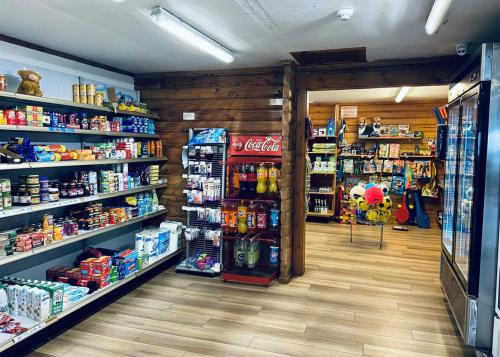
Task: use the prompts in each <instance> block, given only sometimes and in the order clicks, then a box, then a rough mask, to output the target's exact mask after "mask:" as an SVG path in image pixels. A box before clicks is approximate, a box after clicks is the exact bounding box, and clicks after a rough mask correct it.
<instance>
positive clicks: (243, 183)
mask: <svg viewBox="0 0 500 357" xmlns="http://www.w3.org/2000/svg"><path fill="white" fill-rule="evenodd" d="M239 176H240V180H239V181H240V196H243V197H245V196H246V195H247V194H248V185H247V169H246V166H245V165H241V171H240V175H239Z"/></svg>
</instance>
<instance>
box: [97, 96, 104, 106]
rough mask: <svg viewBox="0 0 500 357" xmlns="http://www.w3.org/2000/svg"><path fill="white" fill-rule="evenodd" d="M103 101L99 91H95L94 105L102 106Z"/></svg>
mask: <svg viewBox="0 0 500 357" xmlns="http://www.w3.org/2000/svg"><path fill="white" fill-rule="evenodd" d="M103 101H104V97H103V95H102V94H101V93H97V94H96V95H95V105H97V106H99V107H102V105H103Z"/></svg>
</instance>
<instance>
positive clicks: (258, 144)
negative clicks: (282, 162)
mask: <svg viewBox="0 0 500 357" xmlns="http://www.w3.org/2000/svg"><path fill="white" fill-rule="evenodd" d="M279 142H280V139H279V138H275V139H273V138H272V137H270V136H266V137H265V138H264V140H262V139H260V138H250V139H248V140H247V142H246V143H245V150H246V151H258V152H277V151H279V149H280V145H279Z"/></svg>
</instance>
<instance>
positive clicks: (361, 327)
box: [32, 223, 473, 357]
mask: <svg viewBox="0 0 500 357" xmlns="http://www.w3.org/2000/svg"><path fill="white" fill-rule="evenodd" d="M378 233H379V231H378V230H377V229H375V228H372V227H362V226H355V227H354V243H352V244H351V243H349V238H348V234H349V230H348V227H346V226H341V225H334V224H329V225H328V224H321V223H319V224H318V223H316V224H314V223H311V224H308V226H307V250H306V254H307V262H306V263H307V272H306V274H305V275H304V276H302V277H299V278H296V279H293V280H292V282H291V283H290V284H288V285H279V284H276V285H274V286H273V287H271V288H267V289H265V288H259V287H250V286H245V285H235V284H227V283H226V284H225V283H222V282H221V281H220V280H218V279H207V278H202V277H196V276H188V275H178V274H175V272H173V271H167V272H165V273H163V274H161V275H159V276H158V277H156V278H154V279H153V280H151V281H150V282H148V283H147V284H145V285H143V286H142V287H141V288H139V289H137V290H135V291H134V292H132V293H130V294H129V295H127V296H125V297H123V298H121V299H120V300H119V301H117V302H116V303H114V304H112V305H110V306H108V307H106V308H105V309H104V310H102V311H101V312H98V313H96V314H95V315H94V316H92V317H91V318H89V319H88V320H86V321H84V322H82V323H80V324H79V325H77V326H76V327H75V328H73V329H72V330H69V331H67V332H66V333H64V334H63V335H61V336H59V337H58V338H57V339H55V340H53V341H52V342H50V343H48V344H46V345H44V346H42V347H41V348H39V349H38V351H37V352H35V353H33V354H32V356H33V357H49V356H64V357H69V356H100V357H108V356H109V357H115V356H184V357H194V356H256V357H257V356H259V357H260V356H262V357H266V356H285V355H286V356H300V357H302V356H339V357H348V356H349V357H354V356H384V357H387V356H395V357H401V356H411V357H417V356H419V357H424V356H454V357H457V356H471V355H472V354H473V353H472V351H471V350H470V349H466V348H464V346H463V344H462V342H461V339H460V337H459V333H458V331H457V330H456V328H455V326H454V324H453V322H452V319H451V315H450V311H449V309H448V307H447V305H446V302H445V298H444V297H443V294H442V292H441V289H440V286H439V276H438V272H439V232H438V231H432V230H418V229H417V228H411V231H410V232H395V231H391V230H388V231H386V233H385V235H386V236H385V240H384V247H383V249H382V251H380V250H379V248H378Z"/></svg>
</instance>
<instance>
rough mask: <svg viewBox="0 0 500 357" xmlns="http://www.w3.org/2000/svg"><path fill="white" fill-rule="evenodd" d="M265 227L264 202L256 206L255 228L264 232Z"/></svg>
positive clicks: (265, 212) (265, 209)
mask: <svg viewBox="0 0 500 357" xmlns="http://www.w3.org/2000/svg"><path fill="white" fill-rule="evenodd" d="M266 229H267V208H266V206H265V205H264V204H262V203H261V204H260V205H259V207H257V230H259V231H261V232H264V231H265V230H266Z"/></svg>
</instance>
